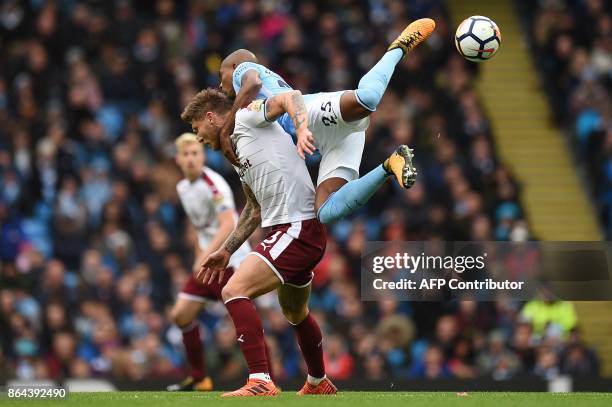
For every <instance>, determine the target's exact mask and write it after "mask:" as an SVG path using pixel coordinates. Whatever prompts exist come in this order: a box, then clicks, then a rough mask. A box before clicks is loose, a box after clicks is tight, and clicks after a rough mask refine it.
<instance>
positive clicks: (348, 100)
mask: <svg viewBox="0 0 612 407" xmlns="http://www.w3.org/2000/svg"><path fill="white" fill-rule="evenodd" d="M340 114H341V115H342V119H344V121H345V122H347V123H349V122H356V121H358V120H361V119H364V118H366V117H368V116H369V115H371V114H372V112H371V111H369V110H368V109H366V108H365V107H363V106H361V104H360V103H359V102H358V101H357V96H356V95H355V91H354V90H350V91H347V92H344V93H343V94H342V96H341V97H340Z"/></svg>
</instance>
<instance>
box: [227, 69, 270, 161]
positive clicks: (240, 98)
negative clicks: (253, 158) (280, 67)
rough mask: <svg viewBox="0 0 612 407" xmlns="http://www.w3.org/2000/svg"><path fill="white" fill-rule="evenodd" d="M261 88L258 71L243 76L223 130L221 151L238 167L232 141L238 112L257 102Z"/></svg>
mask: <svg viewBox="0 0 612 407" xmlns="http://www.w3.org/2000/svg"><path fill="white" fill-rule="evenodd" d="M261 86H262V82H261V78H260V77H259V73H258V72H257V71H256V70H254V69H249V70H248V71H246V72H245V73H244V74H243V75H242V79H241V81H240V90H239V91H238V93H237V94H236V99H234V105H233V106H232V109H231V110H230V113H229V115H228V116H227V119H226V120H225V123H223V127H222V128H221V150H222V151H223V154H224V155H225V157H226V158H227V159H228V160H229V161H230V162H231V163H232V164H234V165H236V166H239V165H240V164H239V163H238V157H237V156H236V152H235V151H234V146H233V145H232V141H231V139H230V136H231V135H232V133H233V131H234V125H235V124H236V112H238V110H240V109H242V108H243V107H245V106H246V105H248V104H249V103H251V102H252V101H253V100H255V98H256V97H257V94H258V93H259V91H260V90H261Z"/></svg>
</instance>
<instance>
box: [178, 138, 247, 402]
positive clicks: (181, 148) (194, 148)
mask: <svg viewBox="0 0 612 407" xmlns="http://www.w3.org/2000/svg"><path fill="white" fill-rule="evenodd" d="M175 145H176V163H177V164H178V166H179V168H180V169H181V172H182V174H183V176H184V177H185V178H184V179H182V180H181V181H179V183H178V184H177V185H176V190H177V192H178V196H179V198H180V200H181V204H182V205H183V208H184V209H185V212H186V213H187V216H188V217H189V220H190V221H191V223H192V224H193V226H194V227H195V228H196V231H197V234H198V243H197V245H196V253H195V261H194V263H193V270H192V274H191V277H190V279H189V280H188V281H187V283H186V284H185V286H184V287H183V289H182V291H181V292H180V293H179V294H178V298H177V299H176V302H175V304H174V306H173V307H172V310H171V311H170V318H171V319H172V321H173V322H174V323H175V324H176V325H177V326H178V327H179V328H180V329H181V331H182V332H183V344H184V345H185V354H186V358H187V362H188V364H189V367H190V375H189V376H188V377H187V378H186V379H185V380H183V381H182V382H181V383H178V384H173V385H171V386H168V390H169V391H189V390H196V391H211V390H212V388H213V384H212V380H211V379H210V377H208V375H207V372H206V364H205V362H204V347H203V345H202V339H201V337H200V325H199V323H198V322H197V316H198V314H199V313H200V311H202V308H203V307H204V303H205V301H206V300H212V301H219V300H221V289H222V287H223V285H225V283H226V282H227V280H228V279H229V277H230V276H231V275H232V270H233V269H237V268H238V265H239V264H240V263H241V262H242V260H244V258H245V257H246V256H247V255H248V253H249V252H250V250H251V248H250V246H249V244H248V243H247V242H245V243H244V244H243V245H242V246H240V247H239V248H238V249H237V250H236V252H235V253H234V254H233V255H232V258H231V259H230V262H229V269H228V271H227V272H226V273H225V274H226V275H225V276H224V279H223V281H221V282H218V281H214V282H213V283H211V284H201V283H199V282H198V281H196V279H195V275H194V274H195V273H197V272H199V270H200V267H201V265H202V262H203V261H204V259H206V257H207V256H208V255H209V254H210V253H212V252H214V251H215V250H217V249H218V248H219V247H221V245H222V244H223V242H224V241H225V239H227V237H228V236H229V235H230V233H231V232H232V230H234V226H235V224H236V219H237V218H238V214H237V213H236V209H235V204H234V197H233V194H232V190H231V189H230V186H229V185H228V184H227V182H226V181H225V180H224V179H223V177H222V176H221V175H219V174H218V173H216V172H215V171H213V170H211V169H210V168H208V167H206V166H204V161H205V157H204V149H203V146H202V145H201V144H200V143H199V142H198V140H197V138H196V136H195V135H194V134H192V133H184V134H182V135H181V136H180V137H178V138H177V139H176V141H175Z"/></svg>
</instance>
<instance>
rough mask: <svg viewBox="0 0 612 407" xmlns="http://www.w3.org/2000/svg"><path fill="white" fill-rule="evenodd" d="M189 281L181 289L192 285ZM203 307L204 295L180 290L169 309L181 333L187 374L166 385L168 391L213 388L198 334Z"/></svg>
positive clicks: (187, 288)
mask: <svg viewBox="0 0 612 407" xmlns="http://www.w3.org/2000/svg"><path fill="white" fill-rule="evenodd" d="M194 281H195V280H194ZM190 283H193V281H191V280H190V282H188V283H187V285H186V288H184V289H183V291H185V290H189V287H190V286H193V284H190ZM203 307H204V297H200V296H196V295H191V294H188V293H185V292H181V293H180V294H179V297H178V298H177V300H176V302H175V303H174V306H173V307H172V310H171V311H170V319H171V320H172V322H173V323H174V324H176V326H178V327H179V329H180V330H181V331H182V334H183V345H184V346H185V357H186V359H187V364H188V365H189V376H188V377H187V378H185V380H183V381H182V382H180V383H177V384H172V385H170V386H168V387H167V390H168V391H191V390H195V391H211V390H212V388H213V384H212V380H211V379H210V377H209V376H208V372H207V370H206V362H205V353H204V345H203V343H202V337H201V335H200V324H199V322H198V320H197V317H198V314H199V313H200V312H201V311H202V308H203Z"/></svg>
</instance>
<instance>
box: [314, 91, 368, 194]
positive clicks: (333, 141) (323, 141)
mask: <svg viewBox="0 0 612 407" xmlns="http://www.w3.org/2000/svg"><path fill="white" fill-rule="evenodd" d="M344 92H347V91H339V92H324V93H316V94H314V95H309V97H308V98H307V99H306V108H307V109H308V128H309V129H310V131H312V133H313V136H314V139H315V146H316V147H317V148H318V149H319V152H320V153H321V162H320V164H319V176H318V178H317V186H318V185H319V184H321V183H322V182H323V181H325V180H326V179H328V178H333V177H339V178H343V179H345V180H347V181H352V180H354V179H357V178H359V166H360V165H361V156H362V154H363V147H364V145H365V131H366V129H367V128H368V125H369V124H370V119H369V117H366V118H365V119H362V120H359V121H356V122H350V123H347V122H345V121H344V120H343V119H342V115H341V114H340V97H341V96H342V94H343V93H344Z"/></svg>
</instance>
